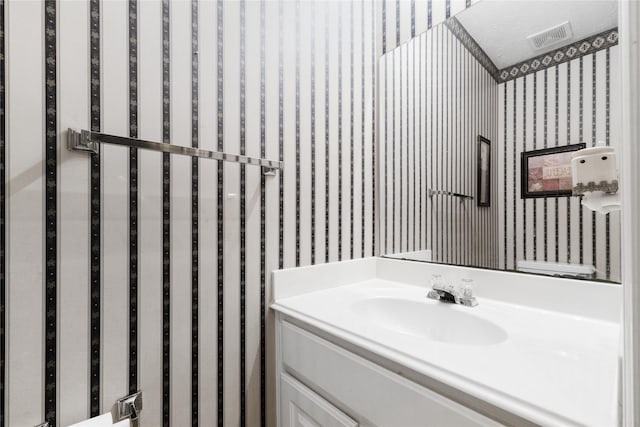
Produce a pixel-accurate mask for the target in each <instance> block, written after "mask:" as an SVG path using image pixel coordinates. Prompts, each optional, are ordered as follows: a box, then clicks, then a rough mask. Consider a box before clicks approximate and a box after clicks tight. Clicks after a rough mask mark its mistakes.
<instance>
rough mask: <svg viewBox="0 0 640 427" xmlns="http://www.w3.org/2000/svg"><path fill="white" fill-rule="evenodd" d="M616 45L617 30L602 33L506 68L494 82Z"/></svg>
mask: <svg viewBox="0 0 640 427" xmlns="http://www.w3.org/2000/svg"><path fill="white" fill-rule="evenodd" d="M617 44H618V29H617V28H613V29H611V30H607V31H604V32H602V33H600V34H596V35H593V36H591V37H588V38H586V39H583V40H579V41H577V42H575V43H571V44H569V45H566V46H563V47H561V48H559V49H556V50H553V51H551V52H547V53H545V54H542V55H538V56H536V57H533V58H529V59H527V60H526V61H522V62H519V63H518V64H514V65H511V66H509V67H506V68H504V69H502V70H500V72H499V73H498V77H497V79H496V80H498V81H499V82H506V81H507V80H511V79H515V78H516V77H522V76H524V75H527V74H530V73H535V72H537V71H541V70H544V69H545V68H548V67H553V66H556V65H560V64H563V63H565V62H568V61H571V60H573V59H576V58H579V57H581V56H584V55H588V54H592V53H595V52H598V51H600V50H602V49H607V48H610V47H612V46H615V45H617Z"/></svg>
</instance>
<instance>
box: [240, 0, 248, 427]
mask: <svg viewBox="0 0 640 427" xmlns="http://www.w3.org/2000/svg"><path fill="white" fill-rule="evenodd" d="M245 55H246V2H245V0H241V1H240V154H242V155H244V154H246V150H247V148H246V146H247V129H246V126H247V125H246V116H247V111H246V108H247V107H246V105H247V97H246V80H247V74H246V57H245ZM246 176H247V174H246V170H245V165H240V425H241V426H242V427H245V426H246V424H247V417H246V410H245V408H246V406H247V400H246V390H245V387H246V382H247V379H246V377H247V373H246V359H247V343H246V327H247V325H246V323H247V321H246V317H247V302H246V293H247V271H246V253H247V250H246V246H247V237H246V229H247V225H246V224H247V220H246V217H247V208H246V191H247V190H246V189H247V178H246Z"/></svg>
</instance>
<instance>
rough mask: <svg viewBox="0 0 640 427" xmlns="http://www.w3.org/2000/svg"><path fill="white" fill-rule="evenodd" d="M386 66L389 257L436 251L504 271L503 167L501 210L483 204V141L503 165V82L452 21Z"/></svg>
mask: <svg viewBox="0 0 640 427" xmlns="http://www.w3.org/2000/svg"><path fill="white" fill-rule="evenodd" d="M379 70H380V86H379V94H380V95H379V97H378V99H380V107H379V108H380V124H379V133H380V149H379V155H380V158H381V161H380V167H379V169H378V174H379V175H380V182H381V186H380V187H381V188H380V190H381V192H380V199H379V202H380V221H381V229H380V245H381V251H382V253H398V252H407V251H414V250H422V249H431V250H432V252H433V259H434V260H436V261H438V262H445V263H454V264H464V265H475V266H483V267H493V268H496V267H498V247H499V245H498V231H497V226H498V212H499V211H498V191H497V190H498V181H497V172H498V169H497V168H495V167H494V168H493V169H492V175H491V206H490V207H478V206H477V200H476V196H477V194H476V192H477V190H476V186H477V184H476V183H477V176H476V162H477V158H476V152H477V136H478V135H482V136H484V137H486V138H488V139H489V140H490V141H492V159H491V162H492V164H493V165H496V164H497V159H498V135H497V124H498V110H497V105H498V104H497V99H498V92H497V88H498V84H497V83H496V82H495V80H494V79H493V77H492V76H491V74H490V73H489V72H488V71H487V70H486V69H485V68H484V67H483V65H482V64H481V63H480V62H479V61H478V60H477V59H476V58H475V55H473V53H472V52H471V51H469V50H467V49H466V48H465V46H464V45H463V44H462V43H461V41H460V40H459V39H458V38H457V37H456V36H455V35H454V34H453V33H452V32H451V31H450V30H449V28H448V27H447V26H445V25H438V26H436V27H434V28H433V29H431V30H429V31H428V32H426V33H423V34H422V35H420V36H419V37H416V38H415V39H413V40H411V41H410V42H409V43H405V44H403V45H401V46H400V47H399V48H397V49H395V50H393V51H391V52H389V53H388V54H386V55H384V56H383V57H382V59H381V61H380V63H379ZM430 190H435V191H444V192H452V193H458V194H463V195H468V196H471V197H473V198H474V199H473V200H467V201H465V202H462V201H461V199H460V198H458V197H452V196H450V195H443V194H437V195H433V196H429V192H430Z"/></svg>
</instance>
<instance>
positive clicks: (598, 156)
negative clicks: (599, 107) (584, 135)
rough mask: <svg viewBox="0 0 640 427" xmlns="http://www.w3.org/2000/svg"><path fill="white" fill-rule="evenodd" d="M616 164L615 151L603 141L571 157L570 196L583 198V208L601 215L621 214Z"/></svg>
mask: <svg viewBox="0 0 640 427" xmlns="http://www.w3.org/2000/svg"><path fill="white" fill-rule="evenodd" d="M617 163H618V156H617V154H616V151H615V149H614V148H613V147H610V146H606V145H605V144H604V143H603V142H602V141H599V142H598V144H597V145H596V146H595V147H590V148H585V149H582V150H578V151H576V152H575V153H573V155H572V156H571V166H572V172H573V173H572V175H573V195H574V196H582V205H583V206H586V207H587V208H589V209H591V210H592V211H596V212H600V213H603V214H607V213H609V212H612V211H618V210H620V208H621V205H620V194H619V193H618V166H617Z"/></svg>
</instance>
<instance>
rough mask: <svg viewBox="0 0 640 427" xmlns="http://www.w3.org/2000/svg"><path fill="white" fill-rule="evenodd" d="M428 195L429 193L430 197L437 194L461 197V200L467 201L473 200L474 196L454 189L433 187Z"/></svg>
mask: <svg viewBox="0 0 640 427" xmlns="http://www.w3.org/2000/svg"><path fill="white" fill-rule="evenodd" d="M428 195H429V198H433V196H437V195H442V196H452V197H459V198H460V201H461V202H465V201H467V200H473V196H468V195H466V194H461V193H456V192H453V191H445V190H433V189H431V188H430V189H429V191H428Z"/></svg>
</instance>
